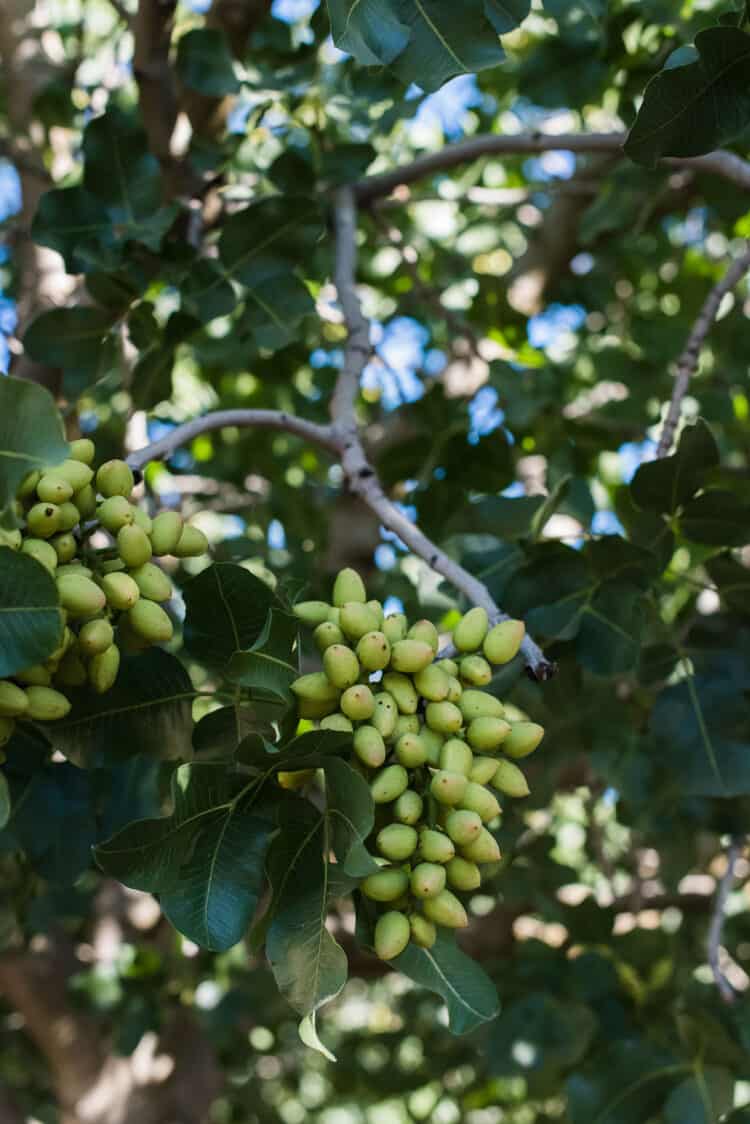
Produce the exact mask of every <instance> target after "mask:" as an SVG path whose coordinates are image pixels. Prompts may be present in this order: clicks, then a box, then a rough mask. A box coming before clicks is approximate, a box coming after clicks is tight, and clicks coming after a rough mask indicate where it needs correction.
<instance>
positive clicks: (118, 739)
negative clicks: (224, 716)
mask: <svg viewBox="0 0 750 1124" xmlns="http://www.w3.org/2000/svg"><path fill="white" fill-rule="evenodd" d="M66 693H67V694H68V696H69V698H70V699H71V700H72V702H73V708H72V710H71V711H70V714H69V715H68V716H67V718H64V719H63V720H62V721H61V722H57V723H55V724H54V726H53V727H50V738H51V739H52V740H53V742H54V745H55V748H57V749H59V750H60V752H62V753H64V754H65V756H66V757H68V758H69V759H70V760H71V761H74V762H76V764H80V765H82V766H84V767H91V766H96V765H101V766H106V765H111V764H112V763H113V762H114V761H121V760H125V759H127V758H128V757H132V756H134V755H135V754H138V753H145V754H150V755H152V756H153V757H154V758H158V759H160V760H174V759H175V758H180V757H181V758H186V757H190V756H191V752H192V751H191V736H192V730H193V719H192V713H191V712H192V700H193V699H194V698H195V694H196V692H195V688H194V687H193V685H192V683H191V682H190V677H189V676H188V674H187V672H186V671H185V668H184V667H183V666H182V664H181V663H180V661H179V660H178V659H176V657H175V656H172V655H170V654H169V653H168V652H165V651H163V650H162V649H161V648H152V649H150V650H149V651H146V652H143V653H141V654H139V655H134V656H128V657H126V658H125V659H123V661H122V663H121V665H120V671H119V674H118V676H117V682H116V683H115V685H114V687H112V689H111V690H109V691H107V693H106V694H104V695H94V694H92V692H91V691H90V690H88V689H87V688H85V687H84V688H75V689H73V688H68V689H67V692H66Z"/></svg>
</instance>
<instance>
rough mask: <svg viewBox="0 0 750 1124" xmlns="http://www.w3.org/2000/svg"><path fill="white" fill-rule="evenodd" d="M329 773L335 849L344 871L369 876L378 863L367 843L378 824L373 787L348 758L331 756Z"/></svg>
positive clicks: (328, 808)
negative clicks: (371, 793)
mask: <svg viewBox="0 0 750 1124" xmlns="http://www.w3.org/2000/svg"><path fill="white" fill-rule="evenodd" d="M323 768H324V769H325V776H326V815H327V816H328V818H329V820H330V822H331V829H332V838H333V851H334V854H335V855H336V858H337V860H338V862H339V864H340V865H341V867H342V868H343V871H344V873H345V874H347V875H349V876H350V877H351V878H366V877H367V875H368V874H372V873H374V871H376V870H378V864H377V862H376V861H375V859H374V858H373V857H372V855H371V854H370V853H369V852H368V850H367V847H366V846H365V840H366V839H367V837H368V836H369V834H370V832H371V831H372V829H373V825H374V823H375V807H374V804H373V801H372V796H371V795H370V786H369V785H368V783H367V781H366V780H365V779H364V777H362V776H360V774H359V773H357V772H355V770H354V769H352V767H351V766H350V765H348V764H347V763H346V761H341V760H340V759H338V758H336V757H330V758H328V760H326V761H325V762H324V764H323Z"/></svg>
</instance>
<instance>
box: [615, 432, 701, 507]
mask: <svg viewBox="0 0 750 1124" xmlns="http://www.w3.org/2000/svg"><path fill="white" fill-rule="evenodd" d="M718 463H719V450H718V448H717V445H716V441H715V439H714V436H713V434H712V433H711V430H710V429H709V428H708V426H707V425H706V423H705V422H704V421H703V419H702V418H699V419H698V421H697V422H696V423H695V425H692V426H687V427H686V428H685V429H683V431H682V435H681V437H680V443H679V445H678V447H677V452H676V453H673V454H672V456H670V457H662V459H661V460H657V461H649V462H648V463H647V464H642V465H641V466H640V468H639V469H638V471H637V472H636V474H635V476H634V477H633V480H632V481H631V484H630V491H631V494H632V497H633V499H634V500H635V502H636V504H637V505H638V507H644V508H647V509H648V510H649V511H658V512H664V513H667V512H674V511H676V510H677V508H679V507H681V505H682V504H684V503H685V501H686V500H689V499H690V497H691V496H693V495H695V493H696V492H697V491H698V489H699V488H700V486H701V481H702V480H703V476H704V474H705V472H706V470H707V469H709V468H713V467H714V466H715V465H718Z"/></svg>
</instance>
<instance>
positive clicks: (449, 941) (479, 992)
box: [392, 930, 500, 1034]
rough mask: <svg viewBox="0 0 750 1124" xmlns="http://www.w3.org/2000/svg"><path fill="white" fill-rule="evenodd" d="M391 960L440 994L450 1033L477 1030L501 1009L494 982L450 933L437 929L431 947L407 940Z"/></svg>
mask: <svg viewBox="0 0 750 1124" xmlns="http://www.w3.org/2000/svg"><path fill="white" fill-rule="evenodd" d="M392 964H393V966H394V968H397V969H398V971H399V972H403V974H404V975H405V976H408V977H409V978H410V979H412V980H414V982H415V983H416V984H419V986H420V987H426V988H427V989H428V990H429V991H433V992H435V993H436V994H437V995H439V996H440V998H441V999H442V1000H443V1001H444V1002H445V1004H446V1006H447V1008H448V1020H449V1022H448V1025H449V1027H450V1029H451V1031H452V1033H453V1034H468V1032H469V1031H472V1030H476V1028H477V1027H479V1026H482V1024H483V1023H487V1022H490V1021H491V1020H492V1019H494V1018H495V1017H496V1016H497V1014H498V1012H499V1010H500V1004H499V1002H498V998H497V992H496V990H495V985H494V983H493V982H492V980H491V979H490V977H489V976H488V975H487V973H486V972H485V970H484V968H482V967H481V966H480V965H479V964H477V962H476V961H475V960H472V959H470V957H468V956H467V955H466V954H465V953H463V952H462V951H461V949H460V948H459V947H458V945H457V944H456V938H455V935H454V934H453V933H446V932H444V931H443V930H438V937H437V940H436V941H435V944H434V945H433V946H432V948H417V946H416V945H413V944H409V945H408V946H407V948H406V949H405V951H404V952H402V953H401V955H400V956H397V957H396V959H395V960H393V961H392Z"/></svg>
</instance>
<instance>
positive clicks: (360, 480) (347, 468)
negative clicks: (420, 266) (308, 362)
mask: <svg viewBox="0 0 750 1124" xmlns="http://www.w3.org/2000/svg"><path fill="white" fill-rule="evenodd" d="M356 219H357V204H356V196H355V192H354V191H353V189H352V188H349V187H344V188H340V189H339V191H338V192H337V193H336V198H335V202H334V222H335V229H336V267H335V281H336V289H337V291H338V296H339V303H340V304H341V307H342V310H343V313H344V319H345V321H346V324H347V327H348V329H349V336H348V339H347V342H346V345H345V348H344V365H343V367H342V369H341V372H340V374H339V378H338V381H337V384H336V389H335V391H334V393H333V397H332V399H331V417H332V421H333V430H334V432H335V433H336V435H337V436H338V438H339V440H340V442H341V464H342V467H343V469H344V473H345V475H346V478H347V480H348V483H349V487H350V488H351V490H352V491H353V492H354V493H355V495H357V496H359V498H360V499H361V500H362V501H363V503H365V504H367V506H368V507H369V508H370V509H371V511H374V512H375V514H376V515H377V516H378V518H379V519H380V522H381V523H382V524H383V526H384V527H387V528H388V530H390V531H393V532H395V534H396V535H398V537H399V538H400V539H401V541H402V542H404V543H405V544H406V546H408V547H409V548H410V549H411V550H413V551H414V553H415V554H417V555H419V557H420V558H423V559H424V560H425V561H426V562H427V563H428V564H429V565H430V566H431V567H432V569H433V570H436V571H437V573H439V574H442V575H443V577H444V578H447V580H448V581H449V582H450V583H451V584H452V585H453V586H455V588H456V589H458V590H459V591H460V592H461V593H463V594H465V596H466V597H467V598H468V599H469V601H471V602H472V603H473V604H474V605H480V606H482V607H483V608H484V609H486V610H487V613H488V615H489V616H490V618H491V619H492V620H493V621H499V620H507V619H509V618H508V615H507V614H506V613H503V612H502V610H501V609H500V608H499V606H498V605H496V604H495V601H494V600H493V598H492V596H491V595H490V592H489V590H488V589H487V587H486V586H485V585H484V583H483V582H481V581H479V579H478V578H475V577H474V575H473V574H470V573H469V572H468V570H465V569H464V568H463V566H460V565H459V564H458V563H457V562H455V561H454V560H453V559H452V558H450V557H449V556H448V555H447V554H446V553H445V552H444V551H443V550H441V549H440V548H439V547H438V546H436V545H435V543H433V542H432V541H431V540H430V539H428V538H427V536H426V535H425V534H423V532H422V531H420V529H419V527H417V526H415V524H414V523H412V522H411V521H410V520H409V519H407V517H406V516H405V515H404V514H403V513H402V512H401V511H400V510H399V508H398V507H397V506H396V505H395V504H394V503H392V502H391V500H389V499H388V497H387V496H386V495H385V493H384V492H383V489H382V487H381V485H380V481H379V480H378V477H377V475H376V473H375V470H374V469H373V467H372V466H371V465H370V463H369V462H368V460H367V456H366V455H365V451H364V448H363V446H362V440H361V437H360V433H359V427H358V425H357V419H356V414H355V402H356V397H357V394H358V392H359V381H360V377H361V375H362V371H363V370H364V368H365V365H366V364H367V360H368V358H369V355H370V351H371V348H370V342H369V337H370V333H369V324H368V322H367V320H366V318H365V316H364V314H363V312H362V308H361V306H360V303H359V298H358V296H357V290H356V266H357V240H356V235H357V229H356ZM521 651H522V652H523V655H524V658H525V660H526V667H527V669H528V671H529V674H530V675H531V676H532V678H533V679H537V680H545V679H549V678H550V676H551V675H552V674H553V673H554V665H553V664H552V663H550V661H549V660H548V659H547V658H546V657H545V655H544V653H543V652H542V650H541V648H539V646H538V645H537V644H536V643H535V642H534V641H533V640H532V639H531V637H529V636H526V637H525V638H524V641H523V644H522V645H521Z"/></svg>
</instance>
